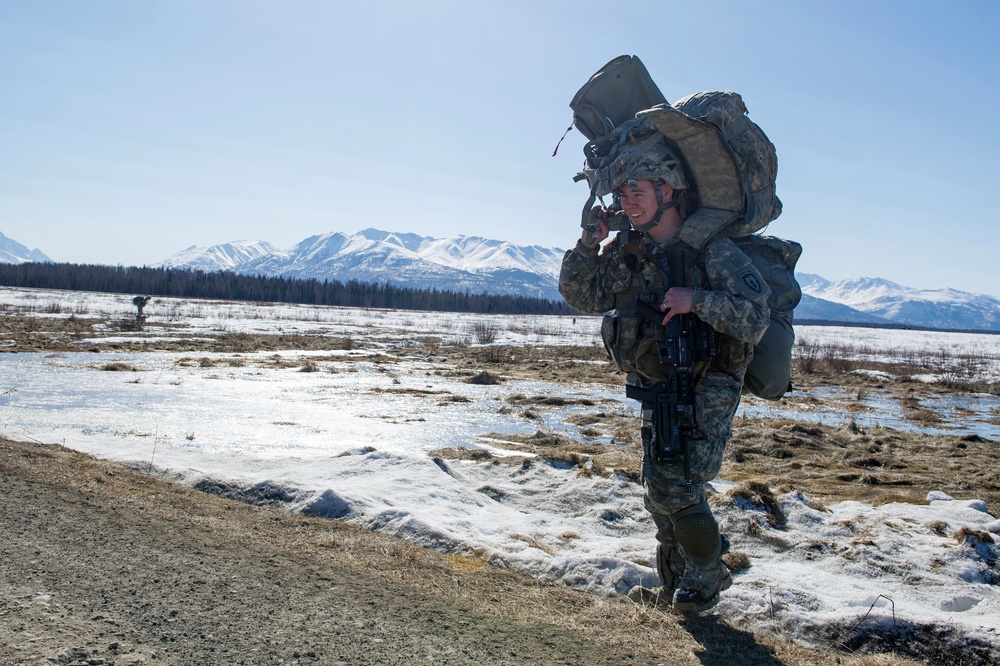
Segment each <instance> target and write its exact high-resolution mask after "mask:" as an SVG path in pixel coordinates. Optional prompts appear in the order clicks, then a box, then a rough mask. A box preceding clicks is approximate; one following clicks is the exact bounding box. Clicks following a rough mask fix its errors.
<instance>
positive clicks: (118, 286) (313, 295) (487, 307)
mask: <svg viewBox="0 0 1000 666" xmlns="http://www.w3.org/2000/svg"><path fill="white" fill-rule="evenodd" d="M0 286H6V287H27V288H36V289H66V290H70V291H103V292H111V293H118V294H137V295H138V294H143V295H149V296H176V297H180V298H216V299H221V300H229V301H257V302H271V303H301V304H305V305H341V306H346V307H361V308H393V309H400V310H434V311H440V312H481V313H485V314H576V311H575V310H574V309H573V308H571V307H570V306H569V305H567V304H566V303H565V302H564V301H550V300H546V299H541V298H529V297H527V296H508V295H499V294H470V293H469V292H467V291H466V292H458V291H441V290H438V289H413V288H410V287H400V286H396V285H392V284H367V283H364V282H358V281H356V280H350V281H349V282H347V283H346V284H345V283H342V282H338V281H336V280H323V281H320V280H316V279H306V280H302V279H293V278H283V277H266V276H259V275H237V274H236V273H231V272H228V271H213V272H204V271H191V270H181V269H174V268H146V267H141V268H140V267H134V266H102V265H96V264H50V263H24V264H0Z"/></svg>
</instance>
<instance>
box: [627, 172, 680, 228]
mask: <svg viewBox="0 0 1000 666" xmlns="http://www.w3.org/2000/svg"><path fill="white" fill-rule="evenodd" d="M631 182H632V183H634V184H635V189H633V188H632V186H631V185H629V183H626V184H624V185H622V187H621V189H620V190H619V191H618V195H619V197H620V198H621V202H622V210H624V211H625V214H626V215H628V218H629V220H630V221H631V222H632V226H634V227H635V226H641V225H643V224H649V223H650V222H652V221H653V218H654V217H655V216H656V209H657V207H658V206H657V203H656V186H655V185H654V184H653V181H651V180H633V181H631ZM673 192H674V191H673V189H672V188H671V187H670V186H669V185H664V186H663V200H664V201H669V200H670V199H671V197H672V196H673Z"/></svg>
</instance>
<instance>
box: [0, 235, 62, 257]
mask: <svg viewBox="0 0 1000 666" xmlns="http://www.w3.org/2000/svg"><path fill="white" fill-rule="evenodd" d="M29 261H33V262H37V263H41V262H47V263H51V262H52V260H51V259H49V258H48V257H46V256H45V255H44V254H43V253H42V252H41V251H40V250H29V249H28V248H27V247H25V246H24V245H21V244H20V243H18V242H17V241H16V240H14V239H13V238H8V237H7V236H4V235H3V234H2V233H0V264H23V263H25V262H29Z"/></svg>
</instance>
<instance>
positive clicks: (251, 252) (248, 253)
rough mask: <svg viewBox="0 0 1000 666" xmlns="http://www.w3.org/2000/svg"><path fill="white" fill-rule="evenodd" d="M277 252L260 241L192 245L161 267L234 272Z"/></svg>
mask: <svg viewBox="0 0 1000 666" xmlns="http://www.w3.org/2000/svg"><path fill="white" fill-rule="evenodd" d="M277 252H278V249H277V248H276V247H274V246H273V245H271V244H270V243H267V242H265V241H259V240H241V241H233V242H232V243H225V244H223V245H212V246H211V247H205V246H198V245H192V246H191V247H189V248H188V249H186V250H182V251H181V252H178V253H177V254H175V255H174V256H172V257H170V258H169V259H167V260H166V261H164V262H163V263H161V264H160V266H162V267H164V268H175V267H176V268H180V267H183V268H189V269H193V270H202V271H232V270H235V269H236V268H237V267H239V266H241V265H243V264H245V263H247V262H249V261H253V260H254V259H257V258H258V257H263V256H265V255H269V254H275V253H277Z"/></svg>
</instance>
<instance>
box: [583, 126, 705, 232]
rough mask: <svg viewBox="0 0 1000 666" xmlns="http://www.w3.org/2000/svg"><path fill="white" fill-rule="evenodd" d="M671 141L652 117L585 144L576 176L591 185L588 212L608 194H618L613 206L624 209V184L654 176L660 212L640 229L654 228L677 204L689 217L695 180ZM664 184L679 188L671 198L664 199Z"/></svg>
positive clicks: (634, 186) (624, 223)
mask: <svg viewBox="0 0 1000 666" xmlns="http://www.w3.org/2000/svg"><path fill="white" fill-rule="evenodd" d="M669 144H670V139H668V138H667V137H665V136H664V135H663V134H661V133H660V132H658V131H656V129H655V128H653V127H651V124H650V122H649V121H648V120H641V119H636V120H632V121H629V122H626V123H623V124H622V125H620V126H619V127H617V128H615V130H614V132H612V133H611V134H610V135H608V136H605V137H602V138H599V139H595V140H594V141H591V142H590V143H588V144H587V146H586V147H585V148H584V155H585V158H586V159H585V161H584V167H583V171H582V172H581V173H579V174H578V175H577V177H576V180H583V179H586V180H587V183H588V184H589V185H590V199H589V200H588V202H587V205H586V206H585V207H584V215H585V216H586V215H587V214H588V211H589V210H590V208H591V206H593V204H594V202H595V201H596V200H597V199H598V198H602V197H604V196H606V195H608V194H611V195H612V196H613V197H614V203H613V204H612V205H611V207H610V210H620V201H619V196H618V190H619V189H620V188H621V187H622V186H629V187H631V188H633V189H635V188H637V187H638V185H637V184H636V182H635V181H638V180H651V181H653V183H654V184H655V185H656V188H655V189H656V201H657V212H656V215H655V216H654V217H653V220H652V221H651V222H649V223H647V224H644V225H641V228H640V227H636V229H637V230H639V231H646V230H647V229H650V228H652V227H653V226H655V225H656V224H657V223H658V222H659V221H660V216H661V215H662V214H663V212H664V211H665V210H667V209H669V208H673V207H677V208H678V210H680V212H681V215H682V216H684V217H686V216H687V214H688V213H689V212H690V209H691V207H692V202H693V197H692V194H693V192H692V188H691V185H690V184H691V182H692V181H691V180H690V179H689V178H688V176H687V173H686V170H687V167H686V165H685V163H684V160H683V159H682V158H681V156H680V150H679V149H677V148H676V146H671V145H669ZM662 184H667V185H669V186H670V187H672V188H673V189H674V191H675V193H674V196H673V197H672V198H671V200H670V201H664V200H663V193H662V190H661V188H660V185H662ZM619 224H620V225H621V227H620V228H625V227H626V225H627V222H622V223H619ZM585 226H586V225H585ZM612 228H615V227H612Z"/></svg>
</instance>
